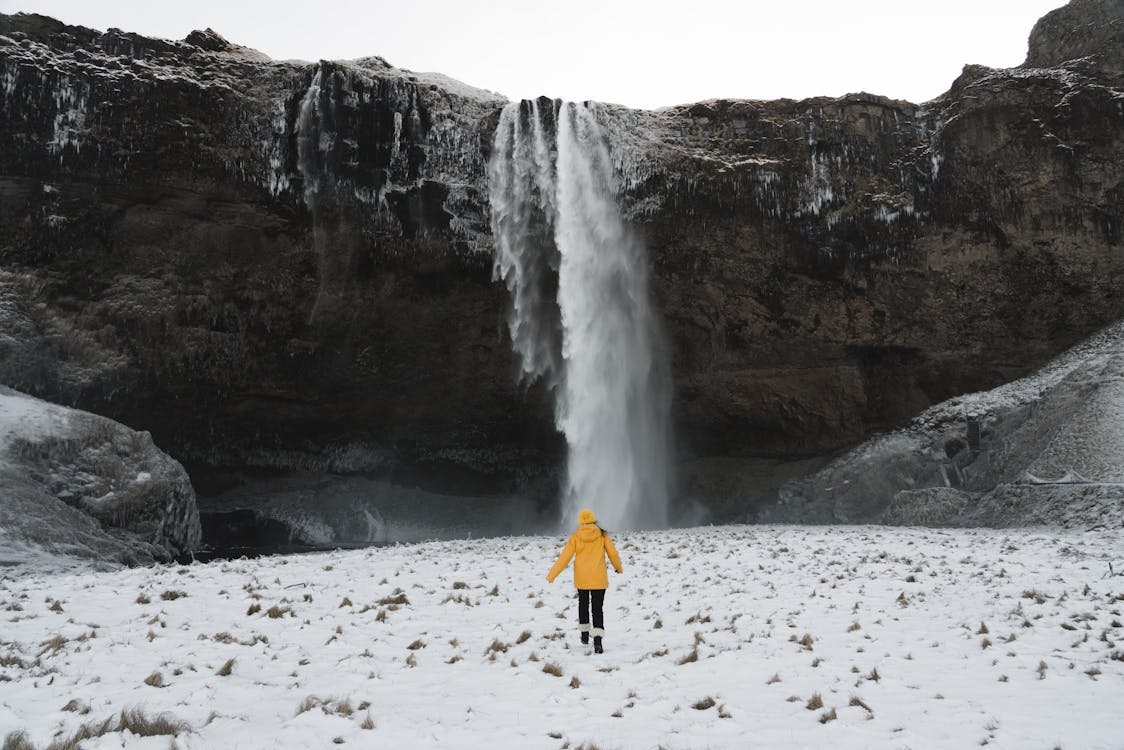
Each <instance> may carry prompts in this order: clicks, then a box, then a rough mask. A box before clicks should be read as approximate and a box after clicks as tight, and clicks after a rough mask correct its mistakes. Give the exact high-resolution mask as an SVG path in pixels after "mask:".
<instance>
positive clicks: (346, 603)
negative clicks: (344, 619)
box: [336, 596, 352, 609]
mask: <svg viewBox="0 0 1124 750" xmlns="http://www.w3.org/2000/svg"><path fill="white" fill-rule="evenodd" d="M350 606H352V605H351V599H349V598H348V597H346V596H345V597H344V598H343V601H341V602H340V606H339V607H337V608H336V609H340V608H341V607H350Z"/></svg>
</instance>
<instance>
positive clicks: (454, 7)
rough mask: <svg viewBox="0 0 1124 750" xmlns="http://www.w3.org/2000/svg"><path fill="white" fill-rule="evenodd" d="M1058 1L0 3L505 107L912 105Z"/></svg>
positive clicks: (997, 58) (991, 59)
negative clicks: (449, 86)
mask: <svg viewBox="0 0 1124 750" xmlns="http://www.w3.org/2000/svg"><path fill="white" fill-rule="evenodd" d="M1062 4H1064V3H1063V1H1062V0H939V1H938V0H925V1H924V2H920V1H917V0H803V1H800V0H789V1H786V0H769V1H768V2H758V1H756V0H755V1H753V2H745V1H744V0H743V1H742V2H738V1H737V0H679V1H678V2H664V1H663V0H646V1H642V0H562V1H561V2H551V3H543V2H536V1H535V0H492V1H490V2H485V1H484V0H459V1H458V0H394V1H393V2H390V1H389V0H367V1H366V2H363V1H361V0H323V1H322V2H311V1H310V0H303V2H301V3H299V4H298V3H287V2H260V1H259V0H222V1H220V0H188V1H187V2H181V1H178V0H177V1H176V2H162V1H161V0H143V1H142V0H0V10H2V11H3V12H5V13H15V12H18V11H24V12H35V13H44V14H47V15H51V16H55V17H56V18H59V19H61V20H63V21H65V22H67V23H70V24H77V25H82V26H90V27H93V28H96V29H106V28H110V27H117V28H121V29H124V30H126V31H136V32H139V33H142V34H146V35H149V36H158V37H163V38H167V39H182V38H183V37H184V36H186V35H187V33H188V32H190V31H191V30H192V29H197V28H206V27H208V26H209V27H211V28H213V29H215V30H216V31H218V32H219V33H220V34H222V35H223V36H225V37H226V38H227V39H229V40H230V41H232V42H237V43H239V44H244V45H247V46H250V47H254V48H256V49H259V50H261V51H263V52H265V53H266V54H268V55H270V56H271V57H273V58H275V59H302V60H319V59H351V58H356V57H363V56H366V55H380V56H382V57H384V58H386V59H387V60H388V61H389V62H390V63H392V64H394V65H396V66H398V67H400V68H409V69H411V70H415V71H436V72H439V73H444V74H446V75H448V76H451V77H453V78H457V79H459V80H461V81H464V82H465V83H469V84H472V85H474V86H479V87H481V88H486V89H491V90H493V91H498V92H499V93H501V94H503V95H505V96H507V97H509V98H512V99H514V98H522V97H532V96H539V95H543V94H545V95H547V96H551V97H562V98H565V99H574V100H582V99H596V100H599V101H605V102H615V103H618V104H625V105H629V106H633V107H645V108H650V107H658V106H663V105H671V104H681V103H685V102H693V101H698V100H701V99H710V98H717V97H727V98H756V99H776V98H779V97H791V98H796V99H799V98H803V97H808V96H818V95H830V96H838V95H841V94H845V93H848V92H852V91H868V92H871V93H876V94H883V95H886V96H890V97H895V98H901V99H908V100H910V101H913V102H922V101H926V100H928V99H931V98H933V97H935V96H937V95H938V94H941V93H942V92H944V91H946V90H947V89H948V87H949V84H951V83H952V81H953V79H955V78H956V76H957V75H959V73H960V69H961V67H962V66H963V65H964V64H965V63H980V64H983V65H990V66H992V67H1010V66H1013V65H1018V64H1019V63H1021V62H1022V61H1023V59H1024V57H1025V56H1026V39H1027V35H1028V34H1029V33H1030V29H1031V27H1032V26H1033V25H1034V22H1035V21H1036V20H1037V19H1038V18H1039V17H1040V16H1042V15H1044V14H1045V13H1047V12H1048V11H1050V10H1052V9H1053V8H1056V7H1058V6H1060V5H1062Z"/></svg>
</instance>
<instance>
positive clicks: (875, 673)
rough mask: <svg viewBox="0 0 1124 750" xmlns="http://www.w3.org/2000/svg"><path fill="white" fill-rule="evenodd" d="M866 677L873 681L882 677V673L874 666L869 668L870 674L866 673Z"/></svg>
mask: <svg viewBox="0 0 1124 750" xmlns="http://www.w3.org/2000/svg"><path fill="white" fill-rule="evenodd" d="M866 678H867V679H868V680H873V681H874V682H878V681H879V680H881V679H882V675H880V674H878V667H875V668H874V669H872V670H870V674H868V675H867V676H866Z"/></svg>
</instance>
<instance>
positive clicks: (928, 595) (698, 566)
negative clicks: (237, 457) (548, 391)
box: [0, 526, 1124, 750]
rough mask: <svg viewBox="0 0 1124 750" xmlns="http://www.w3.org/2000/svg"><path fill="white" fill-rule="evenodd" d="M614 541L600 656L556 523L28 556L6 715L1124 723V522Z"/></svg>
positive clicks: (824, 726)
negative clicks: (513, 531)
mask: <svg viewBox="0 0 1124 750" xmlns="http://www.w3.org/2000/svg"><path fill="white" fill-rule="evenodd" d="M617 541H618V547H619V548H620V550H621V554H622V558H623V561H624V565H625V573H624V575H622V576H615V575H614V576H613V577H612V579H611V588H610V591H609V594H608V598H607V601H606V629H607V636H606V653H605V654H603V655H594V654H592V653H590V650H589V649H588V648H586V647H583V646H582V645H581V644H580V643H579V642H578V637H577V636H578V634H577V629H576V627H575V626H574V619H575V610H576V601H575V598H574V593H573V589H572V587H571V585H570V584H569V583H568V582H564V579H562V578H560V579H559V580H558V581H557V582H555V584H554V585H549V584H547V583H546V581H545V580H544V577H545V574H546V571H547V570H548V569H549V567H550V564H551V563H552V562H553V560H554V556H555V554H556V553H557V551H558V550H559V548H560V547H561V543H562V539H561V538H555V537H507V538H499V539H481V540H469V541H446V542H430V543H425V544H418V545H406V546H395V547H383V548H371V549H361V550H352V551H339V552H331V553H322V554H313V555H304V556H294V557H271V558H259V559H256V560H238V561H230V562H216V563H211V564H207V565H204V564H195V565H191V566H186V567H185V566H158V567H152V568H135V569H128V570H121V571H117V572H112V573H104V572H102V573H92V572H91V573H68V574H54V575H48V574H43V573H39V572H35V571H26V570H23V569H20V568H11V569H8V570H7V571H6V572H5V573H4V575H3V577H0V615H2V617H3V625H2V627H0V737H3V736H4V735H5V734H8V733H11V732H15V731H19V730H24V731H26V739H27V740H28V741H29V742H30V743H31V746H32V747H37V748H42V747H45V746H46V745H47V744H48V743H49V742H51V741H52V740H53V739H55V738H56V737H58V738H67V737H70V736H72V735H73V734H74V733H75V732H76V731H77V730H78V729H79V727H81V726H82V725H84V724H86V725H90V724H100V723H101V722H103V721H104V720H106V719H109V718H111V717H117V716H119V715H120V713H121V712H122V710H124V709H130V708H139V709H141V710H142V711H143V712H144V713H145V714H146V715H147V716H148V717H149V718H154V717H156V716H157V715H159V714H161V713H165V712H166V713H167V714H168V715H169V716H170V717H174V718H175V719H177V720H179V721H182V722H185V723H186V726H187V727H188V729H187V731H184V732H182V733H181V734H180V735H179V737H178V738H177V739H175V741H174V744H175V747H177V748H181V749H183V748H217V747H222V748H263V747H269V748H282V747H292V748H307V747H327V746H329V745H331V744H332V743H337V744H341V743H342V744H357V745H360V746H363V747H411V748H415V747H439V748H481V747H519V748H551V749H552V750H557V749H559V748H564V747H570V748H576V747H579V746H582V745H585V746H587V747H598V748H602V749H607V748H656V747H665V748H707V747H709V748H724V747H738V748H744V747H762V748H780V747H784V748H802V747H808V748H812V747H815V748H822V747H832V748H839V749H840V750H842V749H844V748H867V747H875V748H967V747H973V746H978V745H981V744H991V745H994V746H996V747H1006V748H1053V747H1062V748H1065V749H1066V750H1074V749H1075V748H1111V749H1113V750H1119V748H1121V747H1122V746H1124V710H1122V704H1121V698H1122V697H1124V627H1122V625H1121V624H1122V621H1124V614H1122V611H1124V577H1120V576H1108V575H1106V574H1107V572H1108V570H1109V568H1108V563H1109V562H1110V561H1114V560H1120V558H1121V557H1124V531H1120V530H1098V531H1090V532H1076V531H1053V530H1042V529H1030V530H1026V529H1023V530H1004V531H994V530H931V529H918V528H909V529H905V528H886V527H861V526H860V527H853V526H852V527H797V526H757V527H751V526H733V527H708V528H697V529H686V530H677V531H666V532H650V533H630V534H621V535H619V537H618V540H617ZM1119 568H1120V564H1119V563H1117V565H1116V569H1117V570H1119ZM564 575H567V576H568V575H569V573H568V572H567V573H566V574H564ZM271 615H277V616H271ZM552 672H556V674H555V673H552ZM817 696H818V700H819V701H822V707H814V706H815V705H816V704H815V700H816V697H817ZM115 726H116V725H113V727H115ZM113 727H111V728H113ZM9 739H10V741H11V742H12V743H13V746H14V747H19V746H20V745H16V744H14V743H15V739H14V737H10V738H9ZM171 745H172V739H171V737H169V736H167V735H157V736H153V737H147V738H144V737H139V736H135V735H132V734H131V733H129V732H112V733H110V734H107V735H105V736H104V737H102V738H100V739H93V740H87V741H86V742H85V743H84V744H83V745H82V747H83V748H87V749H88V748H109V747H114V748H117V747H128V748H168V747H170V746H171Z"/></svg>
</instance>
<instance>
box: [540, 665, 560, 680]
mask: <svg viewBox="0 0 1124 750" xmlns="http://www.w3.org/2000/svg"><path fill="white" fill-rule="evenodd" d="M542 671H543V672H546V673H547V674H549V675H554V676H555V677H561V676H562V667H560V666H558V665H557V664H555V663H554V662H552V661H549V662H547V663H546V664H544V665H543V667H542Z"/></svg>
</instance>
